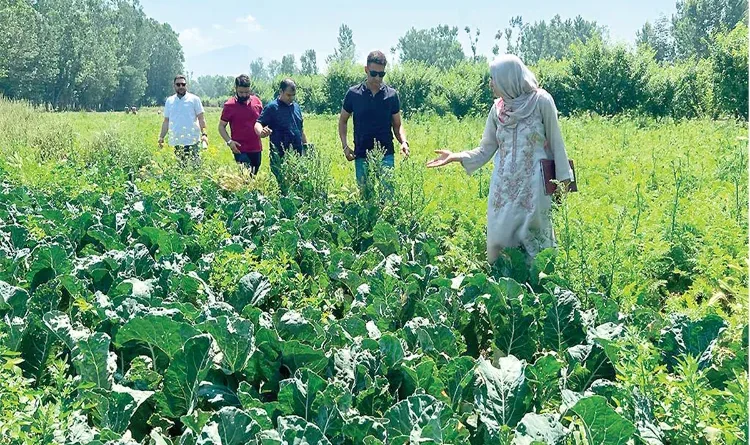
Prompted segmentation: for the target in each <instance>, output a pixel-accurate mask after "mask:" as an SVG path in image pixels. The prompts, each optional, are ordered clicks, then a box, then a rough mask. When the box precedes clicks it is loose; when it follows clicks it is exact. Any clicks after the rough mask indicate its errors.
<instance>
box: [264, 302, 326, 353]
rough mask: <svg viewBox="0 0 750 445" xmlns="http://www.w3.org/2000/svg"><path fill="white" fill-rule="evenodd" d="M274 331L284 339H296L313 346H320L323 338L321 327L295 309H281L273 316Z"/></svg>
mask: <svg viewBox="0 0 750 445" xmlns="http://www.w3.org/2000/svg"><path fill="white" fill-rule="evenodd" d="M274 319H275V320H278V321H276V323H275V324H276V331H277V332H278V333H279V336H280V337H281V338H283V339H284V340H297V341H299V342H301V343H305V344H308V345H311V346H315V347H321V346H322V345H323V341H324V340H325V333H324V331H323V329H322V328H321V327H320V326H319V325H318V324H317V323H316V322H314V321H311V320H309V319H307V318H306V317H305V316H304V315H302V313H300V312H297V311H284V310H281V311H279V312H278V313H277V316H276V317H274Z"/></svg>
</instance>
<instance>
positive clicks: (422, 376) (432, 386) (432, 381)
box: [414, 359, 450, 403]
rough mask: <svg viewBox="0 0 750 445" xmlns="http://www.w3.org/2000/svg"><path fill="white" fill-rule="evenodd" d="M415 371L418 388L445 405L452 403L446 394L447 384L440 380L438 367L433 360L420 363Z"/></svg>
mask: <svg viewBox="0 0 750 445" xmlns="http://www.w3.org/2000/svg"><path fill="white" fill-rule="evenodd" d="M414 371H415V372H416V374H417V387H418V388H421V389H423V390H424V391H425V392H426V393H427V394H429V395H431V396H433V397H435V398H436V399H438V400H440V401H441V402H443V403H450V399H449V398H448V394H447V393H446V392H445V384H444V383H443V382H442V381H441V380H440V376H439V375H438V367H437V365H435V362H434V361H432V359H425V360H424V361H422V362H421V363H419V364H418V365H417V366H416V367H415V368H414Z"/></svg>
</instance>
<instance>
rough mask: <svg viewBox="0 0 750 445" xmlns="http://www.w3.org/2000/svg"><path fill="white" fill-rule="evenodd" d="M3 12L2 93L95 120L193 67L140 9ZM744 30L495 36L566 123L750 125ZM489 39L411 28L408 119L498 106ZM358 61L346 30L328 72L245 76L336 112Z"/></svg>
mask: <svg viewBox="0 0 750 445" xmlns="http://www.w3.org/2000/svg"><path fill="white" fill-rule="evenodd" d="M3 2H4V4H5V6H4V7H2V9H0V18H2V20H3V23H4V24H6V26H5V27H3V29H0V93H2V94H4V95H6V96H9V97H13V98H24V99H28V100H30V101H32V102H35V103H45V104H51V105H52V106H54V107H55V108H86V109H112V108H114V109H119V108H121V107H123V106H126V105H129V104H133V103H137V104H160V103H163V100H164V98H165V97H166V96H168V95H169V94H171V92H172V90H171V82H172V77H173V75H174V73H177V72H179V71H181V70H182V63H183V56H182V49H181V47H180V43H179V41H178V40H177V34H176V33H175V32H174V31H173V30H172V29H171V28H170V27H169V25H166V24H159V23H157V22H155V21H154V20H153V19H149V18H147V17H145V15H144V14H143V12H142V10H141V8H140V6H139V5H138V3H137V1H136V0H111V1H106V2H105V1H104V0H38V1H35V2H31V1H30V0H3ZM747 20H748V7H747V3H746V2H745V1H741V0H680V1H678V2H677V4H676V12H675V14H673V15H672V16H671V17H666V16H661V17H658V18H657V19H656V20H655V22H654V23H651V22H647V23H645V24H644V25H643V27H642V28H641V29H640V30H639V31H638V32H637V34H636V47H635V48H629V47H626V46H624V45H621V44H614V43H611V41H610V39H609V36H608V31H607V28H606V27H604V26H602V25H600V24H598V23H597V22H595V21H588V20H585V19H584V18H583V17H581V16H577V17H575V18H573V19H565V20H563V19H562V18H561V17H560V16H559V15H556V16H554V17H553V18H552V19H551V20H548V21H547V20H540V21H536V22H531V23H529V22H525V21H524V19H523V17H521V16H518V17H513V18H512V19H511V20H510V21H509V23H508V25H507V26H505V27H503V28H501V29H498V30H496V32H495V33H494V34H493V35H491V37H492V38H493V42H494V43H495V45H494V47H493V53H494V54H497V53H499V52H500V51H501V46H502V47H503V48H504V51H505V52H508V53H513V54H517V55H518V56H520V57H521V58H522V59H523V60H524V61H525V62H526V63H527V64H529V65H530V66H532V68H533V69H534V71H535V72H536V73H537V75H538V77H539V80H540V82H541V84H542V86H543V87H544V88H546V89H547V90H549V91H550V92H551V93H552V94H553V96H554V97H555V99H556V101H557V104H558V108H559V109H560V111H561V112H563V113H565V114H569V113H576V112H594V113H598V114H603V115H612V114H617V113H622V112H631V111H632V112H636V113H644V114H648V115H653V116H672V117H676V118H682V117H699V116H711V117H718V116H721V115H731V116H739V117H742V118H745V119H746V118H747V115H748V103H747V96H748V93H747V92H748V59H747V37H748V31H747ZM29 24H31V25H35V26H30V25H29ZM462 36H463V37H465V38H468V40H469V43H470V50H471V53H470V54H465V53H464V50H463V47H462V45H461V43H460V40H459V39H460V38H461V37H462ZM480 38H482V34H481V32H480V30H479V29H476V28H474V29H472V28H471V27H469V26H465V27H464V28H463V29H459V28H458V27H456V26H453V27H451V26H448V25H439V26H436V27H433V28H429V29H415V28H411V29H410V30H408V31H407V32H406V33H405V34H404V35H403V36H402V37H400V38H399V40H398V43H397V44H396V45H395V46H394V47H393V48H390V54H391V57H390V60H392V61H397V62H398V63H395V64H393V63H391V64H389V67H388V68H389V69H388V77H387V79H386V81H387V82H388V83H390V84H391V85H393V86H394V87H396V88H397V89H399V91H400V93H401V98H402V103H403V106H404V112H405V114H407V115H408V114H413V113H418V112H428V113H430V112H432V113H437V114H441V115H443V114H453V115H455V116H458V117H462V116H465V115H469V114H483V113H485V112H486V108H487V104H488V103H489V101H491V99H492V98H491V97H490V93H489V89H488V88H487V81H488V80H489V78H488V76H489V74H488V72H487V59H486V57H485V56H482V55H479V54H478V53H477V44H478V41H479V39H480ZM42 42H44V43H42ZM46 42H52V43H51V44H48V43H46ZM356 54H357V52H356V45H355V41H354V32H353V30H352V29H351V28H350V27H349V26H347V25H346V24H342V25H341V27H340V28H339V34H338V45H337V47H336V48H335V49H334V51H333V53H332V54H331V55H330V56H328V57H327V58H326V59H325V61H324V62H325V65H324V69H322V68H321V67H319V65H318V58H317V54H316V52H315V50H313V49H308V50H307V51H305V52H304V53H303V54H302V55H301V56H300V57H299V60H297V58H296V56H295V55H294V54H286V55H283V56H282V57H281V59H280V60H276V59H274V60H270V61H265V60H263V59H262V58H261V59H255V60H252V61H250V62H249V66H248V74H249V75H250V77H251V79H252V80H253V86H254V90H255V92H256V93H257V94H258V95H259V96H260V97H261V99H263V100H264V101H267V100H270V99H272V98H273V97H274V93H275V90H276V85H277V84H278V81H279V80H281V78H283V77H286V76H293V77H294V78H295V80H296V81H297V83H298V84H299V85H300V87H301V88H300V92H299V98H298V99H299V101H300V102H301V105H302V106H303V107H304V109H305V111H307V112H312V113H328V112H334V113H335V112H337V111H338V110H339V107H340V101H341V97H343V95H344V93H345V92H346V89H347V88H348V87H349V86H351V85H352V84H353V83H356V82H359V81H361V80H362V78H363V73H362V68H361V67H359V66H357V64H356ZM323 71H325V72H323ZM238 74H239V73H238ZM188 75H189V73H188ZM232 85H233V76H218V75H216V76H200V77H197V78H191V79H190V89H191V91H193V92H194V93H196V94H198V95H199V96H201V97H202V98H204V101H205V102H206V104H208V105H220V103H221V102H222V101H223V100H224V99H226V97H227V96H228V95H230V94H232Z"/></svg>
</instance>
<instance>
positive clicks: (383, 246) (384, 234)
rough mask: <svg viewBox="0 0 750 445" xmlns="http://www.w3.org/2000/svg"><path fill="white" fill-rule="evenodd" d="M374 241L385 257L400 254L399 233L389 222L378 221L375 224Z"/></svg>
mask: <svg viewBox="0 0 750 445" xmlns="http://www.w3.org/2000/svg"><path fill="white" fill-rule="evenodd" d="M372 241H373V244H374V245H375V247H377V248H378V250H380V251H381V252H382V253H383V255H385V256H388V255H390V254H392V253H396V252H398V247H399V238H398V232H396V229H394V228H393V226H392V225H390V224H388V223H387V222H383V221H378V223H377V224H375V227H374V228H373V229H372Z"/></svg>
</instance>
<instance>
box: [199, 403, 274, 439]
mask: <svg viewBox="0 0 750 445" xmlns="http://www.w3.org/2000/svg"><path fill="white" fill-rule="evenodd" d="M260 431H261V428H260V426H259V425H258V424H257V423H255V421H254V420H253V419H252V418H251V417H250V416H249V415H248V414H247V413H246V412H244V411H242V410H241V409H238V408H235V407H231V406H227V407H224V408H222V409H220V410H219V411H218V412H216V413H214V415H213V416H211V419H210V420H209V421H208V423H206V424H205V425H204V426H203V429H202V430H201V433H200V435H199V436H198V442H197V444H198V445H246V444H249V443H253V442H254V440H255V435H256V434H258V433H260Z"/></svg>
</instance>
